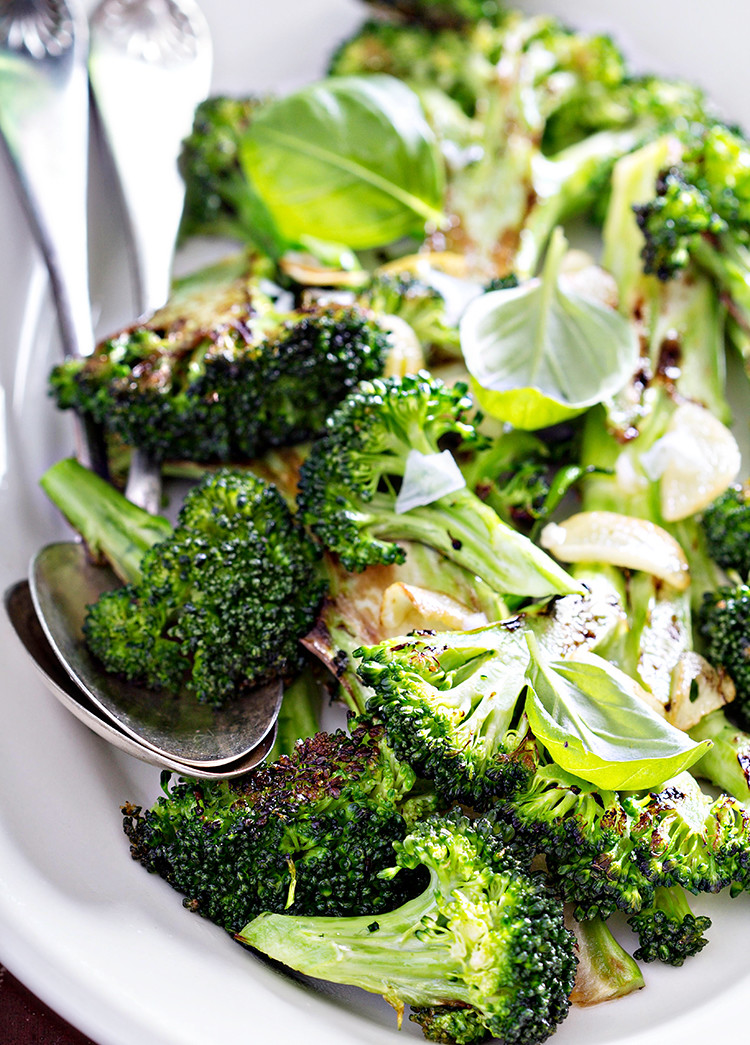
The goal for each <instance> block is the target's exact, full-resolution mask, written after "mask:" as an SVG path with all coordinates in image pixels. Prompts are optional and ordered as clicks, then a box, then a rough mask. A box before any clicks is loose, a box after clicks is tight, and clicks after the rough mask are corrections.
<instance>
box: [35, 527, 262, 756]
mask: <svg viewBox="0 0 750 1045" xmlns="http://www.w3.org/2000/svg"><path fill="white" fill-rule="evenodd" d="M29 586H30V589H31V597H32V601H33V603H34V608H35V610H36V612H37V615H38V617H39V620H40V622H41V625H42V628H43V630H44V633H45V635H46V637H47V640H48V642H49V644H50V646H51V647H52V649H53V650H54V651H55V653H56V655H57V657H58V659H59V661H60V663H61V664H62V665H63V667H64V668H65V670H66V672H67V673H68V675H69V676H70V678H71V679H72V680H73V681H74V682H75V683H76V684H77V685H78V686H79V687H80V689H81V690H82V691H83V693H84V694H85V695H86V697H87V698H88V700H89V701H90V702H91V704H93V705H94V706H95V707H96V708H97V709H98V710H99V712H101V713H102V714H104V715H106V716H107V717H108V718H109V719H110V720H112V721H113V722H115V723H116V724H117V726H118V727H119V728H120V729H121V730H122V732H123V733H125V734H127V735H128V736H130V737H132V738H133V739H135V740H138V741H139V742H140V743H142V744H145V745H146V747H148V748H150V749H151V750H153V751H156V752H157V753H158V754H160V755H162V756H165V755H166V756H169V757H172V758H176V759H178V760H179V761H181V762H185V763H189V764H191V765H200V766H203V767H213V768H215V767H217V766H220V765H222V764H224V763H227V762H231V761H234V760H236V759H238V758H241V757H244V756H246V755H247V754H248V753H249V752H250V751H251V750H252V749H253V748H255V747H257V745H258V744H260V743H262V742H263V740H265V738H266V737H267V736H268V733H269V731H270V730H271V729H272V727H273V724H274V722H275V721H276V718H277V716H278V712H279V707H280V705H281V697H282V693H283V686H282V685H281V683H280V682H278V681H276V682H272V683H270V684H268V685H266V686H261V687H259V688H257V689H253V690H249V691H248V692H246V693H244V694H243V693H238V695H237V696H236V697H235V698H234V699H232V700H231V701H230V702H228V703H227V704H226V706H225V707H222V708H219V709H216V708H212V707H209V706H207V705H205V704H199V703H198V702H197V701H196V699H195V698H194V697H193V696H191V695H190V694H188V693H178V694H174V693H160V692H154V691H153V690H150V689H146V688H144V687H142V686H139V685H136V684H134V683H131V682H126V681H124V680H123V679H121V678H119V677H118V676H117V675H113V674H110V673H109V672H107V671H105V670H104V669H103V668H102V667H101V666H100V665H99V664H98V662H97V661H96V660H95V658H94V657H93V656H92V655H91V653H90V652H89V650H88V648H87V646H86V642H85V640H84V637H83V622H84V619H85V616H86V607H87V606H88V605H90V604H91V603H93V602H96V601H97V599H98V598H99V596H100V595H102V594H103V593H104V592H105V591H111V590H112V589H113V588H116V587H118V586H119V581H118V580H117V578H116V577H115V575H114V573H113V572H112V571H111V570H110V569H109V568H108V567H105V566H95V565H93V564H92V563H91V561H90V559H89V557H88V554H87V552H86V549H85V546H84V545H83V543H79V542H74V541H60V542H58V543H56V544H48V545H47V546H46V547H45V548H42V550H41V551H40V552H38V553H37V555H35V556H34V558H33V560H32V562H31V567H30V571H29Z"/></svg>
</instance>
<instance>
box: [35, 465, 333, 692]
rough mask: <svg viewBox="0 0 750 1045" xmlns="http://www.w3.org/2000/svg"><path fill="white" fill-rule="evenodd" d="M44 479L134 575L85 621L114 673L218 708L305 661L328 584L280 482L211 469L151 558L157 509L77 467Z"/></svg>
mask: <svg viewBox="0 0 750 1045" xmlns="http://www.w3.org/2000/svg"><path fill="white" fill-rule="evenodd" d="M42 485H43V487H44V489H45V491H46V493H47V494H48V496H49V497H50V499H51V500H52V501H53V503H54V504H56V505H57V507H58V508H60V510H61V511H62V512H63V514H65V515H66V516H67V517H68V519H69V520H70V522H71V523H72V524H73V525H74V526H75V527H76V528H77V529H78V530H79V531H80V533H81V534H82V536H83V537H84V539H85V540H86V541H87V542H88V543H89V545H90V546H93V547H94V548H96V549H98V550H100V551H101V552H102V553H103V554H104V555H105V556H106V557H107V558H108V559H109V560H110V562H112V563H118V564H120V565H122V564H123V561H124V563H125V566H126V569H127V571H129V573H130V583H128V584H127V585H126V586H125V587H124V588H119V589H116V590H114V591H112V592H107V593H105V594H104V595H103V596H102V597H101V598H100V599H99V601H98V602H96V603H94V605H93V606H91V607H90V608H89V611H88V615H87V617H86V620H85V624H84V633H85V637H86V641H87V643H88V645H89V648H90V649H91V651H92V652H93V653H94V654H95V655H96V656H97V657H98V658H99V659H100V660H101V662H102V664H103V665H104V667H105V668H106V669H107V670H108V671H111V672H114V673H117V674H120V675H123V676H124V677H125V678H127V679H131V680H139V681H143V682H145V683H146V685H148V686H152V687H154V688H159V689H166V690H168V691H171V692H179V691H182V690H183V689H184V690H185V691H187V692H190V693H193V694H194V695H195V697H196V699H197V700H199V701H200V702H204V703H209V704H213V705H216V706H219V705H220V704H222V703H223V702H224V701H225V700H227V699H229V698H231V697H232V696H233V695H234V694H236V693H237V692H238V691H239V690H241V689H243V688H246V687H248V686H255V685H258V684H260V683H262V682H265V681H267V680H269V679H271V678H275V677H278V676H284V675H292V674H293V673H294V671H295V670H296V669H297V668H298V667H299V665H300V663H301V647H300V646H299V639H300V638H301V637H302V636H303V635H304V634H305V633H306V632H307V631H308V630H309V628H310V627H311V625H312V623H313V621H314V620H315V615H316V611H317V607H318V605H319V603H320V600H321V598H322V595H323V587H324V585H323V582H322V581H321V579H320V577H319V575H318V572H317V558H318V552H317V549H316V547H315V546H314V544H313V543H312V542H311V541H310V540H309V538H308V537H307V536H306V535H305V533H304V532H303V531H302V529H301V528H300V527H299V526H298V525H297V523H296V521H295V520H294V518H293V516H292V515H291V513H290V511H289V508H288V507H287V505H286V502H285V501H284V500H283V498H282V497H281V495H280V494H279V493H278V491H277V490H276V489H275V487H273V486H272V485H271V484H269V483H265V482H263V481H262V480H260V479H258V478H256V477H255V476H253V475H251V474H249V473H236V472H231V471H229V470H225V469H224V470H220V471H218V472H215V473H213V474H209V475H207V476H206V477H205V478H204V480H203V481H202V482H201V483H199V484H198V486H197V487H195V488H194V489H193V490H191V491H190V493H189V494H188V495H187V497H186V498H185V501H184V504H183V506H182V508H181V510H180V513H179V516H178V519H177V524H176V526H175V527H174V529H172V527H171V526H170V525H169V523H168V522H167V521H166V520H162V521H161V525H160V527H159V529H160V530H161V531H162V536H161V539H160V540H159V541H158V543H153V542H152V544H153V546H152V547H150V548H149V549H148V550H147V551H145V553H144V552H143V548H142V542H141V543H140V544H137V543H135V542H134V543H132V544H129V543H128V542H129V538H130V534H131V533H132V532H133V522H134V521H135V523H136V524H137V523H138V520H139V519H140V518H141V517H142V516H145V517H146V518H145V519H144V524H147V520H148V519H149V517H148V515H147V513H146V512H142V513H141V510H140V509H137V508H135V507H134V506H133V505H131V504H130V503H129V502H128V501H127V500H126V499H125V498H124V497H123V495H122V494H120V493H119V492H118V491H116V490H115V489H114V488H113V487H111V486H109V484H107V483H106V482H104V481H103V480H100V479H99V478H98V477H97V476H95V475H93V474H92V473H90V472H88V471H87V470H86V469H85V468H83V467H82V466H80V465H79V464H77V462H75V461H60V462H58V463H57V464H56V465H53V467H52V468H51V469H50V470H49V471H48V472H47V473H46V474H45V476H44V477H43V479H42ZM164 524H166V527H165V526H164ZM152 526H153V524H152ZM165 529H166V530H167V533H168V535H167V536H164V530H165ZM136 536H137V531H136ZM121 572H125V571H123V570H121Z"/></svg>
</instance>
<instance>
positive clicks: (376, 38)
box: [329, 18, 503, 117]
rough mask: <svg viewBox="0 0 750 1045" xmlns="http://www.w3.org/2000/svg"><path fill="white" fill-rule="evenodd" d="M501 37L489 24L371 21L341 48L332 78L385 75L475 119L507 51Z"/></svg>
mask: <svg viewBox="0 0 750 1045" xmlns="http://www.w3.org/2000/svg"><path fill="white" fill-rule="evenodd" d="M502 39H503V37H502V33H501V32H500V31H499V30H498V29H497V28H495V27H494V26H491V25H489V24H487V23H483V24H480V25H476V26H471V27H467V28H465V29H462V30H461V32H456V31H454V30H453V29H450V28H446V27H442V28H433V27H431V26H428V25H422V24H415V23H410V24H408V25H404V24H401V23H398V22H397V23H393V22H389V21H386V20H384V19H382V18H377V19H370V20H369V21H367V22H365V24H364V25H363V26H361V28H359V29H358V30H357V32H356V33H355V34H354V35H353V36H352V37H351V38H350V39H348V40H345V41H344V42H343V43H342V44H340V45H339V47H338V48H337V50H336V52H335V54H334V55H333V56H332V58H331V61H330V64H329V73H330V74H331V75H332V76H350V75H360V74H363V73H365V74H367V73H376V74H378V73H386V74H388V75H389V76H395V77H397V78H398V79H400V80H405V81H406V82H407V83H408V84H409V85H410V86H411V87H412V88H413V89H414V90H415V91H416V92H417V93H418V94H419V95H420V97H423V98H424V97H425V92H428V94H427V97H428V98H429V97H430V96H431V95H432V94H433V93H434V92H435V91H439V92H441V93H442V94H444V95H445V96H446V97H447V98H450V99H451V100H452V101H453V102H455V103H456V105H457V106H459V107H460V109H461V111H462V112H463V113H464V114H465V115H466V116H468V117H472V116H473V115H474V113H475V110H476V108H477V104H478V101H479V99H480V97H482V96H483V94H484V92H485V90H486V84H487V82H488V81H489V80H491V78H492V74H493V68H494V65H495V63H496V62H497V60H498V58H499V57H500V52H501V48H502ZM428 115H429V105H428Z"/></svg>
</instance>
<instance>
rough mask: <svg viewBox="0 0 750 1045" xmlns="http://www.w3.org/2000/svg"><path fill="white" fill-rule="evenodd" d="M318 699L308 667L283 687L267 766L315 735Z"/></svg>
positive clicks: (319, 688)
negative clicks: (274, 736)
mask: <svg viewBox="0 0 750 1045" xmlns="http://www.w3.org/2000/svg"><path fill="white" fill-rule="evenodd" d="M322 697H323V687H322V686H321V684H320V682H319V681H318V679H317V678H316V677H315V675H314V674H313V672H312V671H311V670H310V668H309V667H306V668H304V669H303V670H302V671H301V672H300V674H299V675H298V676H297V678H296V679H294V681H293V682H291V683H290V685H288V686H285V687H284V696H283V699H282V701H281V709H280V710H279V718H278V732H277V734H276V740H275V741H274V745H273V747H272V748H271V751H270V753H269V755H268V761H269V762H275V761H276V760H277V759H278V758H279V757H280V756H281V755H291V753H292V752H293V751H294V749H295V747H296V746H297V741H298V740H306V739H307V738H308V737H312V736H314V735H315V733H317V732H318V730H319V729H320V711H321V705H322Z"/></svg>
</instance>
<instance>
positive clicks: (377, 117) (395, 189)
mask: <svg viewBox="0 0 750 1045" xmlns="http://www.w3.org/2000/svg"><path fill="white" fill-rule="evenodd" d="M240 155H241V159H242V164H243V167H244V169H245V173H246V175H247V177H248V178H249V180H250V181H251V182H252V184H253V186H254V188H255V190H256V191H257V192H258V193H259V195H260V196H261V198H262V199H263V202H264V204H265V205H266V207H267V208H268V211H269V212H270V214H271V215H272V217H273V220H274V221H275V223H276V225H277V227H278V229H279V231H280V232H281V234H282V235H283V236H284V237H285V238H286V239H287V240H288V241H289V242H299V241H300V240H301V239H303V238H304V237H313V238H315V239H318V240H325V241H332V242H335V243H344V244H347V245H348V246H349V247H352V248H353V249H356V250H360V249H365V248H368V247H378V246H383V245H385V244H387V243H392V242H393V241H394V240H397V239H400V238H401V237H403V236H407V235H410V234H413V233H416V234H418V235H419V234H422V233H423V232H424V226H425V224H426V223H428V222H431V223H434V224H439V223H440V221H441V220H442V215H441V209H440V208H441V206H442V200H443V187H444V170H443V162H442V157H441V154H440V150H439V147H438V144H437V141H436V139H435V136H434V134H433V133H432V131H431V130H430V127H429V125H428V124H427V121H426V120H425V117H424V114H423V112H422V109H421V106H420V103H419V99H418V98H417V96H416V94H415V93H414V92H413V91H412V90H411V89H410V88H409V87H407V86H406V84H404V83H402V82H401V81H400V80H396V79H394V78H393V77H390V76H342V77H334V78H331V79H328V80H322V81H320V82H319V83H315V84H312V85H310V86H309V87H305V88H303V89H302V90H300V91H298V92H296V93H295V94H292V95H289V96H287V97H285V98H281V99H279V100H278V101H277V102H274V103H273V104H271V105H269V106H268V107H267V108H265V109H264V110H263V112H262V113H261V114H260V115H259V116H258V117H257V118H256V119H254V120H253V122H252V124H251V126H250V127H249V128H248V131H247V134H246V136H245V138H244V140H243V143H242V147H241V150H240Z"/></svg>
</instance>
